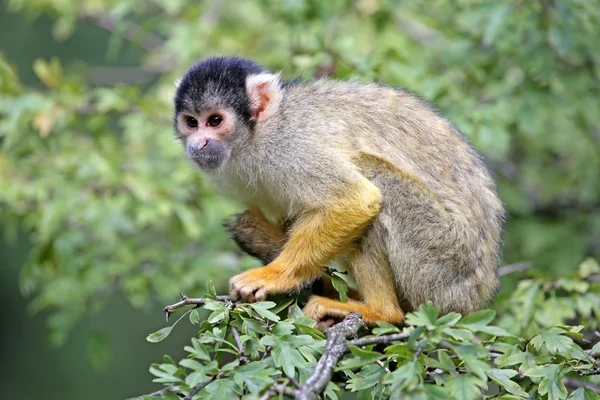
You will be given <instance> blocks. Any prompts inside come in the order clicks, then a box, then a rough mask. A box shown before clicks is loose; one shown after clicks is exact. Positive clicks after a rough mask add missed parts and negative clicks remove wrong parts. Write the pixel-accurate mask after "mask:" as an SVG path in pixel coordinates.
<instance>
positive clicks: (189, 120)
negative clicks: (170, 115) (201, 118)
mask: <svg viewBox="0 0 600 400" xmlns="http://www.w3.org/2000/svg"><path fill="white" fill-rule="evenodd" d="M185 124H186V125H187V126H188V128H197V127H198V120H197V119H196V118H194V117H190V116H187V117H185Z"/></svg>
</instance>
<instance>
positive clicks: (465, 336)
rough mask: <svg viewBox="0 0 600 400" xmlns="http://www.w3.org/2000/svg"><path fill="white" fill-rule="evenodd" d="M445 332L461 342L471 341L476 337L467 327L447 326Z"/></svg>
mask: <svg viewBox="0 0 600 400" xmlns="http://www.w3.org/2000/svg"><path fill="white" fill-rule="evenodd" d="M444 334H446V335H448V336H451V337H452V338H453V339H454V340H456V341H459V342H471V341H472V340H473V338H474V336H473V334H472V333H471V332H470V331H468V330H466V329H456V328H447V329H444Z"/></svg>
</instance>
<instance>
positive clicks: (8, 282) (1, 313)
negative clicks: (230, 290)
mask: <svg viewBox="0 0 600 400" xmlns="http://www.w3.org/2000/svg"><path fill="white" fill-rule="evenodd" d="M598 38H600V2H599V1H597V0H571V1H568V2H566V1H554V0H540V1H517V0H507V1H503V2H492V1H478V0H457V1H455V2H448V1H441V0H437V1H429V2H416V1H402V0H389V1H385V0H357V1H350V0H346V1H341V0H333V1H327V2H325V1H319V0H281V1H276V0H249V1H234V0H204V1H198V2H186V1H184V0H169V1H158V0H144V1H134V0H120V1H114V0H81V1H78V2H73V1H66V0H35V1H33V0H4V1H2V2H0V296H1V297H0V299H1V304H2V306H1V307H0V398H5V399H13V398H15V399H16V398H19V399H30V398H32V399H33V398H47V399H80V398H86V399H109V398H125V397H128V396H133V395H137V394H140V393H146V392H150V391H152V390H154V389H156V386H155V385H152V384H151V376H150V374H149V372H148V366H149V365H150V363H151V362H154V361H159V360H160V359H161V357H162V355H163V354H164V353H169V354H171V355H172V356H173V357H174V358H177V357H178V356H180V357H181V356H182V355H183V352H182V348H183V345H184V344H186V343H187V342H188V340H189V337H190V336H192V335H194V332H195V331H194V329H193V327H192V326H189V324H188V325H186V326H181V327H180V328H179V329H177V330H176V331H175V333H173V335H172V336H171V337H169V340H166V341H164V342H162V343H160V344H150V343H147V342H146V341H145V336H146V335H147V334H148V333H150V332H153V331H155V330H156V329H158V328H160V327H162V326H164V320H163V315H162V312H161V308H162V306H163V305H165V304H167V303H170V302H174V301H176V300H177V297H178V293H179V292H183V293H186V294H188V295H194V294H200V293H202V290H203V287H204V284H205V283H206V282H207V281H209V280H210V281H213V282H214V283H215V285H216V286H217V287H218V288H219V289H220V291H221V292H224V291H225V290H226V282H227V279H228V277H229V276H231V275H232V274H234V273H235V272H236V271H239V270H240V269H242V268H247V267H250V266H253V265H256V263H255V262H254V261H253V260H250V259H248V258H247V257H243V256H242V255H241V254H240V253H239V252H237V251H236V250H235V248H234V246H233V244H232V243H231V242H230V241H229V240H228V238H227V236H226V234H225V232H224V230H223V228H222V227H221V223H222V220H223V218H225V216H226V215H228V214H231V213H233V212H235V211H237V210H239V209H240V207H239V205H237V204H236V203H235V202H234V201H231V200H227V199H224V198H222V197H220V196H219V195H218V194H216V193H215V192H214V191H213V190H212V188H211V186H210V183H209V182H206V180H205V179H204V178H203V177H202V175H201V174H200V173H199V172H197V171H196V170H195V168H194V167H193V166H192V165H191V164H190V163H188V162H187V161H186V160H185V159H184V158H183V157H182V154H183V153H182V152H181V149H180V145H179V144H178V143H177V142H176V141H175V140H174V138H173V135H172V129H171V118H172V105H171V101H172V96H173V91H174V84H173V81H174V80H175V79H176V78H177V77H178V76H179V75H180V74H182V73H183V72H184V71H185V69H186V68H187V67H189V66H190V65H191V64H192V63H193V62H194V61H196V60H198V59H201V58H204V57H207V56H213V55H241V56H247V57H251V58H254V59H256V60H257V61H259V62H261V63H262V64H263V65H265V66H267V67H269V68H271V69H273V70H283V75H284V77H286V78H294V77H296V76H301V77H304V78H307V79H308V78H312V77H320V76H327V75H329V76H332V77H335V78H340V79H360V80H364V81H381V82H385V83H387V84H390V85H395V86H402V87H406V88H408V89H410V90H412V91H413V92H415V93H417V94H419V95H420V96H422V97H424V98H426V99H428V100H430V101H432V102H433V103H434V104H435V105H437V107H438V108H439V109H440V110H441V111H442V113H443V114H445V115H447V116H448V117H449V118H450V119H451V120H453V121H454V122H455V123H456V124H457V125H458V126H459V128H460V129H461V130H463V132H464V133H465V135H466V136H467V137H468V138H469V139H470V140H471V142H472V143H473V145H474V146H475V147H476V148H477V149H478V150H479V151H481V152H482V154H483V155H484V156H485V157H486V160H487V162H488V165H489V166H490V168H491V169H492V170H493V172H494V173H495V174H496V178H497V180H498V185H499V191H500V195H501V197H502V200H503V201H504V203H505V204H506V207H507V210H508V211H509V215H510V216H509V220H508V223H507V226H506V230H505V234H504V240H505V246H504V253H503V260H502V264H513V263H526V264H519V265H527V266H530V268H528V269H527V270H526V271H524V272H519V273H513V274H510V275H508V276H505V277H503V278H502V279H503V289H502V291H501V292H500V294H499V296H498V299H497V302H496V307H497V308H498V309H499V310H500V311H501V310H502V309H503V304H504V303H503V302H504V301H506V299H507V298H508V297H509V295H510V294H511V293H512V292H513V291H514V290H515V287H516V284H517V281H518V279H519V278H522V277H523V276H525V275H527V276H534V277H535V276H537V277H548V278H549V279H558V278H560V277H565V276H569V274H571V273H573V272H574V271H575V270H576V269H577V266H578V265H579V263H580V262H581V261H582V260H584V259H585V258H586V257H596V258H597V257H598V256H599V255H600V82H599V78H600V40H598ZM590 295H591V293H590ZM594 296H595V295H594ZM594 296H592V297H589V296H588V297H589V301H590V302H591V303H590V304H591V305H590V306H589V307H591V308H592V309H593V307H594V306H595V307H597V308H596V310H598V309H600V297H598V296H595V297H594ZM586 298H587V297H586ZM578 301H579V300H578ZM594 302H597V304H594ZM582 307H583V306H582ZM586 307H587V306H586ZM589 307H588V308H589ZM561 312H563V314H564V313H565V312H566V315H562V317H564V318H569V317H572V315H571V313H570V312H569V311H565V310H562V311H561ZM596 313H597V315H596V316H598V315H600V311H596ZM573 315H574V314H573ZM592 317H593V314H592ZM182 325H185V324H182Z"/></svg>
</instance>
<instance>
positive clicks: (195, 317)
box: [190, 310, 200, 325]
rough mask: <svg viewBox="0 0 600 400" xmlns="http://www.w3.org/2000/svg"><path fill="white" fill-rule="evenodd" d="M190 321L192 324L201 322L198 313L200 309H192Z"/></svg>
mask: <svg viewBox="0 0 600 400" xmlns="http://www.w3.org/2000/svg"><path fill="white" fill-rule="evenodd" d="M190 322H191V323H192V325H198V324H200V313H198V310H192V312H191V313H190Z"/></svg>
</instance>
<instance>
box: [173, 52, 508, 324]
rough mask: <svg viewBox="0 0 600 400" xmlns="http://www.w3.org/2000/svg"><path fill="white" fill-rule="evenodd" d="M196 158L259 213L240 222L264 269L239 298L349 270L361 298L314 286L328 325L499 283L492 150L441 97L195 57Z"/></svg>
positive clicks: (317, 315) (462, 302) (308, 307)
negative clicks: (456, 119) (440, 107)
mask: <svg viewBox="0 0 600 400" xmlns="http://www.w3.org/2000/svg"><path fill="white" fill-rule="evenodd" d="M174 109H175V112H174V128H175V135H176V137H177V138H179V139H180V140H181V142H182V144H183V148H184V152H185V153H186V155H187V157H188V158H189V159H190V160H191V161H192V162H193V163H195V164H196V165H197V166H198V167H199V168H200V169H202V170H203V171H205V172H206V174H207V175H208V176H209V177H210V178H211V179H212V181H213V182H214V184H215V186H216V187H217V188H218V189H219V190H221V191H222V192H223V193H225V194H228V195H230V196H234V198H235V199H237V200H238V201H239V202H240V203H242V204H243V205H244V206H245V207H246V208H247V210H246V211H244V212H243V213H242V214H240V215H238V216H237V217H236V218H234V219H233V220H232V221H231V222H230V223H229V224H228V229H229V230H230V232H231V233H232V237H233V239H234V241H235V242H236V243H237V244H238V246H239V247H240V248H241V249H242V250H243V251H245V252H247V253H248V254H250V255H253V256H255V257H257V258H259V259H260V260H262V261H263V262H264V264H265V265H264V266H263V267H258V268H253V269H250V270H247V271H245V272H242V273H240V274H238V275H236V276H234V277H232V278H231V279H230V282H229V284H230V294H231V296H232V297H233V298H234V299H240V300H242V301H247V302H254V301H262V300H265V299H266V297H267V295H269V294H276V293H292V292H295V291H298V290H300V289H303V288H305V287H307V286H309V285H310V284H311V283H312V282H314V281H316V280H318V279H320V278H322V277H323V275H324V269H325V266H327V265H328V264H329V263H330V262H332V261H335V262H336V263H339V264H342V265H344V266H345V268H347V270H348V271H349V273H350V275H351V276H352V277H353V279H354V281H355V282H356V284H357V288H358V290H357V295H356V296H352V297H351V298H349V299H348V300H347V301H346V302H341V301H339V300H336V299H335V298H331V297H326V296H320V295H312V296H311V297H310V298H309V299H308V301H307V303H306V304H305V305H304V308H303V313H304V315H305V316H308V317H310V318H312V319H314V320H316V321H324V320H326V319H331V318H334V319H337V320H341V319H343V318H344V317H345V316H346V315H347V314H348V313H350V312H357V313H359V314H360V315H361V316H362V318H363V320H364V321H365V322H366V323H368V324H374V323H376V322H377V321H386V322H389V323H394V324H399V323H402V322H403V321H404V319H405V314H406V313H407V312H410V311H412V310H414V309H416V308H417V307H418V306H419V305H421V304H424V303H426V302H428V301H431V302H432V303H433V304H435V305H436V306H438V307H439V308H440V311H441V312H442V313H449V312H458V313H462V314H466V313H470V312H473V311H475V310H478V309H480V308H481V307H483V306H485V305H486V304H488V303H489V302H490V301H491V300H492V299H493V297H494V296H495V294H496V292H497V290H498V288H499V280H498V277H497V264H498V260H499V254H500V246H501V233H502V229H503V223H504V218H505V212H504V208H503V205H502V202H501V201H500V199H499V197H498V194H497V189H496V184H495V181H494V179H493V177H492V175H491V172H490V171H489V170H488V168H487V167H486V165H485V163H484V161H483V157H482V156H481V155H480V154H479V153H478V152H477V151H475V150H474V148H473V146H472V145H471V144H470V142H469V141H468V140H467V139H466V138H465V136H464V134H463V133H462V132H461V131H459V129H458V128H457V127H456V126H455V125H454V124H453V123H452V122H451V121H449V120H448V119H447V118H445V117H444V116H442V115H441V113H440V112H439V111H437V110H436V109H435V108H434V106H433V105H431V104H429V103H428V102H426V101H424V100H422V99H420V98H419V97H417V96H416V95H413V94H412V93H410V92H409V91H407V90H405V89H402V88H396V87H391V86H387V85H384V84H382V83H366V82H360V81H341V80H334V79H325V78H321V79H312V80H301V79H296V80H290V81H287V80H284V79H282V78H281V74H280V73H273V72H271V71H270V70H268V69H266V68H264V67H263V66H262V65H260V64H259V63H257V62H255V61H253V60H250V59H245V58H240V57H232V56H228V57H211V58H207V59H205V60H202V61H199V62H197V63H196V64H194V65H193V66H192V67H190V68H189V69H188V70H187V71H186V72H185V74H184V75H183V77H182V78H181V79H180V81H179V82H178V84H177V87H176V90H175V96H174Z"/></svg>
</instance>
